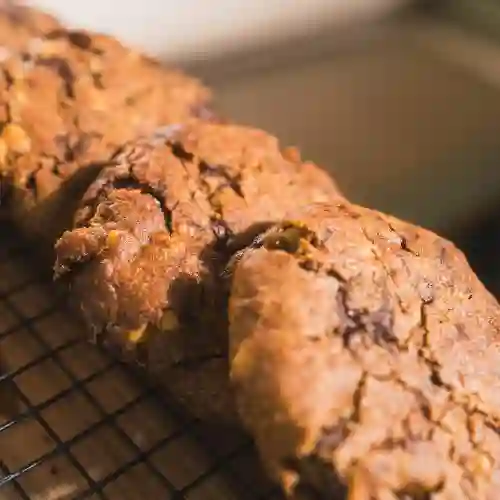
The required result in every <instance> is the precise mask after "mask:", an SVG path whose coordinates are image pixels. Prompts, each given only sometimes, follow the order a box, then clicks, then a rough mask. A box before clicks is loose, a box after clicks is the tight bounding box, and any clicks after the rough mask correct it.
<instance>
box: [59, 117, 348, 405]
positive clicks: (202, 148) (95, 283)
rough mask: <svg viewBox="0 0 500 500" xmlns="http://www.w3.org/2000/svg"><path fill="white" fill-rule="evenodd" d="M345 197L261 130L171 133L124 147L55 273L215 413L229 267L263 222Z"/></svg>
mask: <svg viewBox="0 0 500 500" xmlns="http://www.w3.org/2000/svg"><path fill="white" fill-rule="evenodd" d="M336 196H339V194H338V190H337V187H336V185H335V184H334V182H333V181H332V180H331V179H330V177H329V176H328V175H327V174H326V173H325V172H324V171H322V170H321V169H320V168H319V167H317V166H315V165H312V164H309V163H305V162H302V161H301V160H300V158H299V157H298V155H297V153H296V152H295V151H291V150H285V151H282V150H281V148H280V146H279V143H278V141H277V139H276V138H275V137H273V136H271V135H269V134H267V133H265V132H263V131H261V130H258V129H253V128H249V127H243V126H238V125H231V124H216V123H208V122H197V123H191V124H187V125H185V126H184V127H179V128H178V127H170V128H169V129H163V130H161V131H158V133H157V134H156V135H153V136H151V137H150V138H148V139H141V140H139V141H133V142H131V143H130V144H128V145H126V146H124V148H123V149H122V151H120V153H119V154H118V155H117V156H116V157H115V158H114V160H113V165H111V166H109V167H107V168H105V169H104V170H103V171H102V172H101V174H100V175H99V177H98V178H97V179H96V181H95V182H94V183H93V184H92V185H91V186H90V188H89V190H88V191H87V193H86V194H85V196H84V198H83V201H82V205H81V207H80V209H79V210H78V212H77V214H76V219H75V228H74V229H73V230H71V231H66V232H65V233H64V234H63V235H62V237H61V238H60V240H59V241H58V243H57V245H56V254H57V262H56V266H55V272H56V276H57V277H58V278H59V279H60V280H64V281H66V282H67V283H68V285H69V286H70V298H71V300H72V301H73V303H74V304H75V305H76V308H77V309H78V310H79V311H80V312H81V313H82V315H83V317H84V319H85V320H86V323H87V324H88V325H89V327H90V329H91V330H92V332H93V335H94V338H95V339H96V340H97V341H101V340H104V341H107V342H110V343H111V344H113V345H118V346H120V348H121V350H122V351H123V352H124V355H126V356H129V357H130V358H131V359H133V360H139V362H142V363H143V364H144V365H145V366H146V367H147V369H148V370H150V371H152V372H161V373H162V377H165V378H166V379H168V380H169V384H170V385H171V386H173V385H175V384H176V380H177V381H178V382H179V384H180V385H182V386H184V385H189V386H190V387H191V388H193V389H190V392H192V393H193V397H192V401H191V402H190V408H192V407H193V406H204V404H202V403H201V402H202V400H204V399H207V398H204V396H203V395H200V394H197V395H196V390H195V389H194V387H198V388H201V391H202V392H203V393H204V394H208V396H209V397H208V399H209V401H208V405H209V406H210V405H212V404H216V402H215V399H216V398H215V399H213V393H215V394H216V395H217V394H218V393H219V394H220V393H223V392H224V391H223V390H222V387H223V386H222V385H221V384H222V382H220V380H222V379H225V380H227V328H226V295H225V293H224V290H223V289H222V288H221V286H222V284H223V282H224V280H223V279H222V272H223V270H224V267H225V265H226V263H227V259H228V258H229V256H230V255H231V253H232V252H234V248H236V247H237V246H238V245H241V243H239V241H240V240H241V239H244V240H245V238H247V240H245V241H247V242H248V241H251V240H252V239H253V234H251V235H247V234H246V233H247V232H248V230H254V229H253V227H254V224H256V223H258V224H257V225H258V227H261V226H262V225H265V223H266V221H268V220H272V219H273V218H274V217H276V215H279V214H282V215H284V214H285V213H286V212H288V211H289V210H291V209H292V208H293V207H295V206H297V205H301V204H308V203H312V202H315V201H317V202H319V201H326V200H328V199H330V198H332V197H336ZM127 353H128V354H127ZM214 363H215V364H217V363H218V364H219V366H220V369H219V372H218V373H219V375H217V376H214V377H210V380H213V379H215V378H217V379H218V381H217V383H213V384H212V383H211V382H209V378H208V377H205V376H204V368H205V367H206V366H208V365H210V366H211V368H210V369H211V370H213V372H214V373H215V372H217V369H215V368H213V365H214ZM175 371H176V372H177V373H179V374H181V375H177V374H176V373H174V372H175ZM194 379H196V382H191V381H190V380H194ZM178 392H180V393H182V392H183V391H182V390H180V391H178ZM212 399H213V401H212ZM221 407H224V405H221Z"/></svg>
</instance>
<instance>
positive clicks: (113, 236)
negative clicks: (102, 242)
mask: <svg viewBox="0 0 500 500" xmlns="http://www.w3.org/2000/svg"><path fill="white" fill-rule="evenodd" d="M119 242H120V231H117V230H116V229H112V230H111V231H110V232H109V233H108V236H107V238H106V244H107V246H108V247H114V246H116V245H117V244H118V243H119Z"/></svg>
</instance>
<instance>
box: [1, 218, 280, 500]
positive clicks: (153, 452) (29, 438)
mask: <svg viewBox="0 0 500 500" xmlns="http://www.w3.org/2000/svg"><path fill="white" fill-rule="evenodd" d="M0 231H1V234H2V235H5V236H2V239H1V241H0V356H1V358H0V369H1V374H0V500H18V499H19V500H69V499H72V500H86V499H89V500H98V499H99V500H114V499H116V500H127V499H130V500H135V499H141V498H153V497H155V496H156V497H158V498H162V499H168V500H181V499H186V500H211V499H213V500H225V499H228V500H233V499H234V500H239V499H242V500H247V499H248V500H253V499H258V500H260V499H279V498H282V497H281V495H280V494H279V492H277V491H276V489H275V488H274V487H273V486H272V485H271V484H270V483H269V482H268V480H267V479H266V478H265V475H264V474H263V473H262V471H261V469H260V467H259V465H258V460H257V458H256V455H255V451H254V450H253V447H252V445H251V443H250V441H249V439H248V437H246V436H245V435H244V434H243V433H242V432H237V431H234V430H228V429H226V428H223V427H220V428H218V427H217V426H216V425H215V426H214V425H213V424H207V423H204V422H202V421H199V420H196V419H194V418H192V417H189V416H188V415H186V414H184V413H183V412H182V411H180V410H179V409H178V408H177V407H176V405H175V402H174V401H172V400H170V399H169V398H168V396H166V395H165V394H164V393H163V391H162V394H161V396H160V394H159V393H158V391H157V390H156V389H155V388H154V386H153V385H151V384H149V383H147V381H146V380H144V378H143V377H142V376H141V375H140V373H138V372H135V371H134V370H131V369H130V367H128V366H125V365H123V364H122V363H121V362H120V360H118V359H115V358H113V357H111V355H110V353H108V352H106V351H104V350H103V349H102V348H100V347H98V346H93V345H90V344H88V343H87V342H86V341H85V335H84V332H83V330H82V327H81V326H80V325H79V324H78V322H77V321H76V320H75V319H74V318H72V317H71V315H70V314H69V313H68V312H67V311H66V310H65V308H64V307H63V306H62V305H61V304H62V303H63V300H62V297H61V294H60V291H58V290H57V289H56V288H55V287H53V286H52V284H51V281H52V280H51V277H50V275H49V274H48V273H47V272H43V271H42V272H40V271H38V272H35V271H34V267H33V266H32V265H31V262H32V260H33V253H34V252H33V249H32V247H30V246H29V245H27V244H26V243H22V242H21V241H20V239H19V238H18V236H17V235H16V234H15V233H14V232H13V231H12V229H11V228H10V227H6V226H5V225H4V224H2V225H0Z"/></svg>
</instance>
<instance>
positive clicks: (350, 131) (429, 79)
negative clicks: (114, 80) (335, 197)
mask: <svg viewBox="0 0 500 500" xmlns="http://www.w3.org/2000/svg"><path fill="white" fill-rule="evenodd" d="M32 3H34V4H37V5H39V6H41V7H43V8H45V9H47V10H49V11H53V12H54V13H56V14H57V15H59V16H60V17H62V18H63V19H64V20H66V21H67V22H69V23H70V24H73V25H75V26H80V27H88V28H92V29H94V30H100V31H105V32H109V33H113V34H115V35H116V36H118V37H119V38H121V39H122V40H124V41H126V42H128V43H130V44H133V45H136V46H137V47H140V48H142V49H144V50H146V51H148V52H149V53H151V54H153V55H156V56H158V57H160V58H162V59H164V60H165V61H169V62H174V63H177V64H180V65H182V66H184V67H186V68H187V69H189V70H190V71H193V72H194V73H196V74H198V75H200V76H201V77H203V78H204V79H205V80H206V81H207V83H209V84H211V85H212V86H213V87H214V88H215V91H216V97H217V107H218V109H219V110H220V111H221V112H222V113H223V114H225V115H227V116H229V117H231V118H233V119H235V120H238V121H240V122H243V123H248V124H252V125H256V126H259V127H262V128H265V129H266V130H268V131H270V132H272V133H274V134H276V135H278V136H279V137H280V138H281V140H282V142H283V143H285V144H296V145H299V146H300V147H301V149H302V151H303V156H304V157H307V158H308V159H311V160H314V161H315V162H317V163H320V164H321V165H323V166H324V167H325V168H327V169H328V170H329V171H331V172H332V173H333V174H334V175H335V176H336V178H337V179H338V181H339V183H340V185H341V186H343V188H344V190H345V192H346V193H347V194H348V195H349V196H350V197H351V198H352V199H353V200H354V201H356V202H358V203H361V204H366V205H369V206H371V207H375V208H378V209H380V210H384V211H388V212H391V213H394V214H396V215H398V216H399V217H403V218H406V219H409V220H411V221H414V222H416V223H419V224H421V225H424V226H426V227H429V228H431V229H434V230H436V231H438V232H440V233H441V234H443V235H445V236H447V237H449V238H451V239H452V240H454V241H455V242H456V243H457V244H458V245H459V246H461V247H462V248H463V249H464V251H465V252H466V253H467V255H468V257H469V259H470V261H471V263H472V265H473V267H475V269H476V271H477V272H478V273H479V274H480V276H481V278H482V279H483V280H484V281H485V282H486V284H487V286H488V287H489V288H490V289H491V290H492V291H493V292H494V293H496V294H499V295H500V271H497V269H499V268H500V266H497V259H498V258H499V257H498V255H499V254H500V236H499V233H500V231H499V229H498V228H499V226H500V1H499V0H449V1H446V0H443V1H439V0H434V1H433V0H428V1H422V0H421V1H412V0H183V1H182V2H179V1H178V0H142V1H141V2H123V1H122V0H106V1H103V0H87V1H86V2H68V1H66V0H38V1H34V2H32Z"/></svg>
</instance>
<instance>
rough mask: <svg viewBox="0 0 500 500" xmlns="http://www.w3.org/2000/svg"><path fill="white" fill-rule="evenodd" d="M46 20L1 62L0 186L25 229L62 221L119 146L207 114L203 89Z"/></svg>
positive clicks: (101, 39) (117, 46)
mask: <svg viewBox="0 0 500 500" xmlns="http://www.w3.org/2000/svg"><path fill="white" fill-rule="evenodd" d="M29 12H31V11H29ZM26 15H27V14H26ZM40 15H41V14H40ZM23 16H24V14H22V12H21V13H20V14H18V17H19V18H20V19H24V17H23ZM29 19H31V17H29V18H28V20H29ZM35 19H36V17H35ZM1 20H2V18H1V17H0V21H1ZM28 20H27V21H26V23H27V24H29V23H30V22H31V21H29V22H28ZM33 22H34V21H33ZM50 28H51V29H48V28H47V27H46V26H45V25H43V28H41V29H40V31H39V32H33V34H32V36H31V38H30V39H29V40H28V41H27V42H26V43H25V44H24V45H21V46H19V47H16V48H17V50H11V51H8V52H6V54H5V57H3V58H2V61H1V62H0V183H1V184H0V187H1V189H2V198H3V199H2V202H3V204H4V205H6V207H7V209H8V210H9V211H10V212H11V213H12V216H13V217H14V218H15V219H16V222H18V223H19V225H21V226H23V227H24V226H25V225H28V228H27V231H26V232H30V231H31V230H33V231H34V232H35V233H37V235H38V236H43V235H46V233H47V232H48V233H49V234H50V236H51V237H52V236H53V235H52V232H51V231H49V228H51V226H52V225H53V224H54V223H56V225H57V222H58V218H59V217H63V218H64V223H63V224H60V227H64V226H66V227H67V223H68V217H67V215H68V214H71V212H72V207H71V206H69V207H67V206H66V205H65V203H69V204H71V202H72V201H73V200H77V199H79V198H80V197H81V195H82V194H83V193H82V189H83V191H84V188H86V187H87V186H88V183H89V182H90V181H91V180H92V179H93V178H94V177H95V174H96V171H97V170H98V169H99V168H100V166H101V165H102V164H103V163H106V162H107V161H108V160H109V158H110V156H112V155H113V154H114V153H115V152H116V151H117V149H118V148H119V147H121V146H122V145H123V144H124V143H125V142H126V141H129V140H132V139H135V138H137V137H140V136H142V135H147V134H149V133H151V132H153V131H154V130H155V129H156V128H158V127H159V126H163V125H170V124H172V123H182V122H184V121H188V120H190V119H193V118H194V117H196V115H200V114H202V115H205V114H206V113H204V111H203V110H204V109H205V108H204V106H205V105H206V104H207V102H208V100H209V98H210V92H209V91H208V89H207V88H205V87H204V86H203V85H202V84H201V83H200V82H199V81H198V80H197V79H195V78H192V77H190V76H187V75H185V74H184V73H182V72H180V71H177V70H175V69H171V68H167V67H165V66H163V65H161V64H160V63H159V62H157V61H155V60H153V59H151V58H149V57H147V56H145V55H143V54H141V53H139V52H136V51H134V50H133V49H130V48H127V47H125V46H123V45H122V44H121V43H119V42H118V41H117V40H115V39H113V38H111V37H108V36H105V35H101V34H98V33H91V32H87V31H82V30H79V31H76V30H69V29H64V28H62V27H60V26H57V25H56V26H50ZM2 36H5V37H6V36H7V35H5V34H3V35H0V41H1V37H2ZM86 167H87V168H86ZM61 198H62V199H61ZM60 227H59V228H58V230H57V231H55V233H56V235H57V236H58V235H60ZM57 233H58V234H57ZM53 241H54V240H52V242H53Z"/></svg>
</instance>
